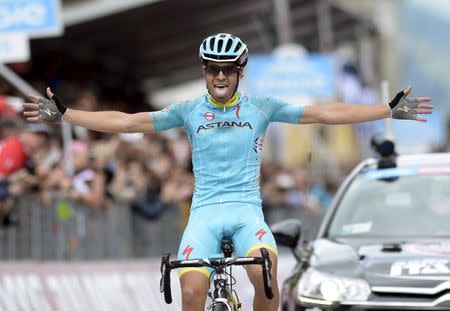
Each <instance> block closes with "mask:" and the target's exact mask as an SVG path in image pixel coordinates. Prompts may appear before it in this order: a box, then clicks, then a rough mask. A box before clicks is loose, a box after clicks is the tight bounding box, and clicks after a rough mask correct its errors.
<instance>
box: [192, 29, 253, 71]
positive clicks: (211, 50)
mask: <svg viewBox="0 0 450 311" xmlns="http://www.w3.org/2000/svg"><path fill="white" fill-rule="evenodd" d="M200 58H201V59H202V61H203V63H206V62H207V61H215V62H233V63H236V65H238V66H241V67H244V66H245V65H246V64H247V60H248V49H247V45H246V44H245V43H244V42H242V41H241V39H239V38H238V37H235V36H233V35H230V34H228V33H219V34H217V35H213V36H209V37H208V38H206V39H205V40H203V42H202V44H201V45H200Z"/></svg>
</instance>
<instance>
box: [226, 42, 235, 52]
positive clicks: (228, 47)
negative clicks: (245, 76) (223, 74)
mask: <svg viewBox="0 0 450 311" xmlns="http://www.w3.org/2000/svg"><path fill="white" fill-rule="evenodd" d="M232 44H233V41H232V40H228V41H227V46H226V47H225V51H229V50H230V49H231V45H232Z"/></svg>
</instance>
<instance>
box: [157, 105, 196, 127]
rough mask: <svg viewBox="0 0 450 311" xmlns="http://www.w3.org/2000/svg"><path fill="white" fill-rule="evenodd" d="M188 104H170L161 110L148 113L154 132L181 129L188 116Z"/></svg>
mask: <svg viewBox="0 0 450 311" xmlns="http://www.w3.org/2000/svg"><path fill="white" fill-rule="evenodd" d="M188 109H189V102H181V103H176V104H172V105H170V106H168V107H166V108H164V109H162V110H159V111H153V112H150V118H151V120H152V121H153V124H154V126H155V130H156V131H158V132H161V131H165V130H168V129H171V128H176V127H183V126H184V120H185V118H186V116H187V114H188Z"/></svg>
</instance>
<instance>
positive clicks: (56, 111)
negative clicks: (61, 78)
mask: <svg viewBox="0 0 450 311" xmlns="http://www.w3.org/2000/svg"><path fill="white" fill-rule="evenodd" d="M47 96H48V98H49V99H47V98H43V97H39V96H35V95H28V98H29V99H30V100H31V101H32V103H25V104H24V105H23V107H24V113H23V115H24V116H25V117H26V120H27V121H30V122H36V121H46V122H51V123H55V122H61V121H62V118H63V115H64V113H65V112H66V110H67V108H66V107H64V105H63V104H61V101H60V100H59V99H58V98H57V97H56V96H55V94H53V93H52V91H51V90H50V88H49V87H48V88H47Z"/></svg>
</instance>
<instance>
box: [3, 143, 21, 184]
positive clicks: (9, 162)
mask: <svg viewBox="0 0 450 311" xmlns="http://www.w3.org/2000/svg"><path fill="white" fill-rule="evenodd" d="M26 162H27V155H26V153H25V148H24V146H23V143H22V141H21V140H20V139H18V138H10V139H5V140H3V141H1V142H0V177H7V176H9V175H11V174H12V173H14V172H16V171H17V170H19V169H21V168H24V167H25V166H26Z"/></svg>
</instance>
